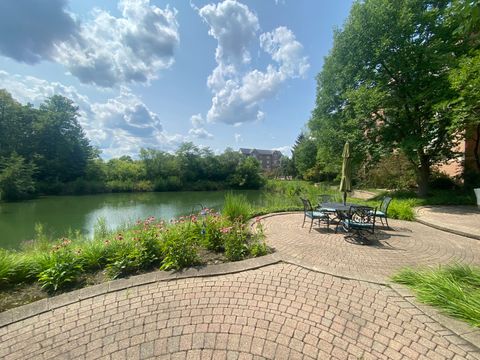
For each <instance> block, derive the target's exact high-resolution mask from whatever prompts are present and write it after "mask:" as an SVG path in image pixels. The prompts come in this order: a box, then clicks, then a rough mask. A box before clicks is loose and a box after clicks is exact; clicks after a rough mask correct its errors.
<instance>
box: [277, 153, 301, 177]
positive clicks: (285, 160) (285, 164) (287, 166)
mask: <svg viewBox="0 0 480 360" xmlns="http://www.w3.org/2000/svg"><path fill="white" fill-rule="evenodd" d="M296 173H297V172H296V170H295V163H294V162H293V159H292V158H289V157H287V156H282V157H281V159H280V175H281V176H284V177H286V176H291V177H293V176H295V174H296Z"/></svg>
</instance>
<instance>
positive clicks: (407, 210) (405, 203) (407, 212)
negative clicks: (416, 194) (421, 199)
mask: <svg viewBox="0 0 480 360" xmlns="http://www.w3.org/2000/svg"><path fill="white" fill-rule="evenodd" d="M417 205H418V204H417V201H416V200H415V199H406V200H396V199H394V200H392V202H391V203H390V207H389V208H388V216H389V217H391V218H393V219H399V220H407V221H413V220H415V212H414V210H413V209H414V207H415V206H417Z"/></svg>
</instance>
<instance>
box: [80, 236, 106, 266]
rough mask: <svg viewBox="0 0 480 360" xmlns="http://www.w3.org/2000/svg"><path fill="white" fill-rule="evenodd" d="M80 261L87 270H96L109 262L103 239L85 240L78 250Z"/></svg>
mask: <svg viewBox="0 0 480 360" xmlns="http://www.w3.org/2000/svg"><path fill="white" fill-rule="evenodd" d="M77 254H78V257H79V262H80V263H81V264H82V267H83V268H84V269H85V270H87V271H95V270H98V269H101V268H103V267H104V266H105V265H106V264H107V257H108V254H107V249H106V246H105V244H104V242H103V241H102V240H97V239H94V240H91V241H85V242H84V243H83V244H82V245H81V247H80V248H79V249H78V250H77Z"/></svg>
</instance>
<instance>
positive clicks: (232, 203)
mask: <svg viewBox="0 0 480 360" xmlns="http://www.w3.org/2000/svg"><path fill="white" fill-rule="evenodd" d="M250 212H251V206H250V203H249V202H248V200H247V198H246V197H245V195H238V194H234V193H227V194H226V195H225V202H224V205H223V209H222V214H223V215H224V216H226V217H227V218H228V219H229V220H230V221H236V220H240V221H243V222H244V221H246V220H247V219H248V217H249V215H250Z"/></svg>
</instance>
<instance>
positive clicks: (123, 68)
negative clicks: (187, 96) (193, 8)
mask: <svg viewBox="0 0 480 360" xmlns="http://www.w3.org/2000/svg"><path fill="white" fill-rule="evenodd" d="M66 4H67V1H66V0H48V1H41V0H22V1H0V54H3V55H5V56H8V57H11V58H13V59H15V60H17V61H22V62H27V63H31V64H33V63H36V62H39V61H41V60H53V61H56V62H58V63H60V64H62V65H64V66H65V67H66V68H67V69H68V71H69V72H70V73H71V74H72V75H74V76H75V77H77V78H78V79H79V80H80V81H81V82H82V83H86V84H94V85H97V86H101V87H114V86H116V85H119V84H128V83H148V82H149V81H150V80H152V79H155V78H157V76H158V72H159V71H161V70H164V69H167V68H169V67H170V66H171V65H172V64H173V62H174V50H175V48H176V46H177V45H178V43H179V41H180V40H179V33H178V23H177V20H176V16H177V11H176V10H175V9H171V8H170V7H168V6H167V7H166V8H165V9H161V8H159V7H157V6H155V5H150V0H120V1H119V3H118V8H119V10H120V12H121V16H120V17H118V18H117V17H115V16H113V15H111V14H110V13H109V12H107V11H104V10H101V9H98V8H95V9H94V10H93V11H92V18H91V19H90V20H88V21H86V22H84V23H79V22H77V21H76V20H75V19H74V17H73V15H72V14H70V13H68V12H67V10H66Z"/></svg>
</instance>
